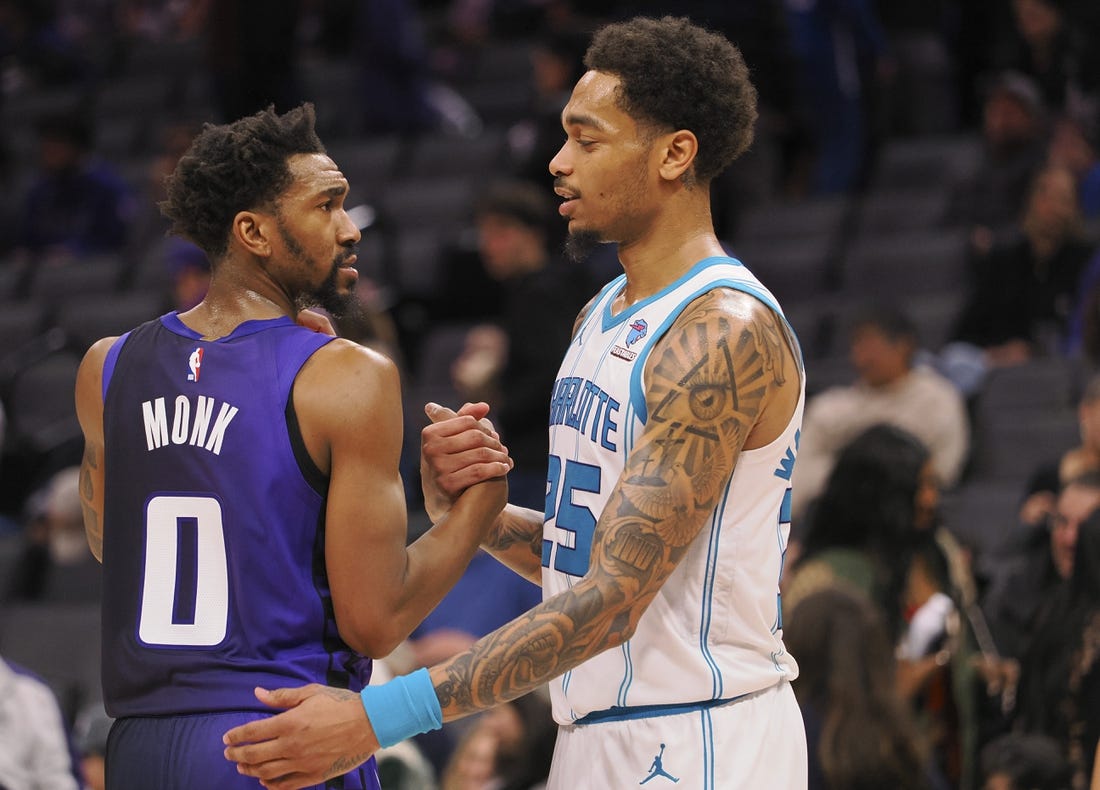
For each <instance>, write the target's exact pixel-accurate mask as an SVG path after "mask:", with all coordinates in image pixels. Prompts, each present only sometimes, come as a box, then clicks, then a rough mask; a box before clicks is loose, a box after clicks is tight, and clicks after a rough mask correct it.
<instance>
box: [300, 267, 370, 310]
mask: <svg viewBox="0 0 1100 790" xmlns="http://www.w3.org/2000/svg"><path fill="white" fill-rule="evenodd" d="M349 255H350V253H348V254H344V255H338V256H337V257H336V258H335V259H334V260H333V262H332V270H331V271H330V272H329V273H328V277H326V278H325V280H324V282H322V283H321V284H320V285H319V286H317V288H315V289H314V290H313V291H312V292H308V293H300V294H298V297H297V298H296V299H295V300H294V304H295V307H297V308H298V309H299V310H305V309H307V308H310V307H320V308H321V309H322V310H324V311H325V312H326V313H328V314H329V315H331V316H333V317H334V318H342V317H344V316H345V315H349V314H352V313H354V312H355V311H356V310H361V309H362V308H361V306H360V305H359V302H358V300H357V299H356V298H355V294H354V293H353V292H350V291H348V292H344V293H341V292H340V287H339V286H338V285H337V278H338V276H339V273H340V267H341V266H342V265H343V263H344V261H345V260H347V258H348V256H349Z"/></svg>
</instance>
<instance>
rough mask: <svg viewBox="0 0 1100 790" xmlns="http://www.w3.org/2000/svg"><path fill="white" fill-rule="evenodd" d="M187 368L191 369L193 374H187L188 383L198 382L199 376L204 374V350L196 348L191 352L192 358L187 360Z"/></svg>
mask: <svg viewBox="0 0 1100 790" xmlns="http://www.w3.org/2000/svg"><path fill="white" fill-rule="evenodd" d="M187 367H189V368H190V369H191V372H190V373H188V374H187V380H188V381H198V380H199V374H200V373H201V372H202V348H201V347H200V348H196V349H195V350H194V351H192V352H191V356H189V357H188V358H187Z"/></svg>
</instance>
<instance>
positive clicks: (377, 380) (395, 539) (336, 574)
mask: <svg viewBox="0 0 1100 790" xmlns="http://www.w3.org/2000/svg"><path fill="white" fill-rule="evenodd" d="M364 356H366V360H364ZM317 362H318V363H319V364H314V362H313V361H311V363H310V366H309V367H307V368H304V369H303V371H302V373H300V374H299V378H298V381H297V382H296V383H295V390H294V398H295V408H296V410H297V412H298V417H299V421H300V424H301V426H302V433H303V438H304V439H305V440H306V442H307V445H308V446H310V447H311V448H313V451H314V452H316V451H317V450H318V449H320V450H324V451H327V452H325V453H324V455H325V456H326V460H327V466H328V471H329V485H328V498H327V502H326V506H325V565H326V570H327V574H328V580H329V586H330V589H331V592H332V599H333V605H334V607H335V610H336V616H337V622H338V623H339V624H340V627H341V631H342V632H343V629H344V627H350V628H353V629H355V630H358V629H360V628H362V627H363V626H362V624H363V623H364V622H375V621H376V618H374V617H373V616H371V612H372V607H375V606H378V607H379V609H380V610H381V607H382V606H383V605H384V598H385V595H386V594H387V592H388V591H392V590H394V589H399V588H400V585H399V584H397V583H396V582H394V579H398V578H399V577H400V575H401V574H402V573H403V572H404V561H405V551H404V549H405V539H406V534H405V533H406V512H405V495H404V488H403V486H402V483H401V476H400V472H399V458H400V453H401V436H402V427H401V426H402V422H401V403H400V383H399V380H398V376H397V371H396V368H395V367H394V366H393V365H392V363H390V362H388V361H383V360H381V359H380V358H379V357H378V356H377V355H370V354H365V352H364V350H363V349H359V348H355V349H347V348H344V349H333V353H332V354H328V355H326V357H325V358H322V359H320V360H317ZM367 584H369V585H370V589H371V593H370V594H369V595H365V594H363V589H364V586H365V585H367Z"/></svg>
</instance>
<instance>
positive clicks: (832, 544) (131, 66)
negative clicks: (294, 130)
mask: <svg viewBox="0 0 1100 790" xmlns="http://www.w3.org/2000/svg"><path fill="white" fill-rule="evenodd" d="M665 13H674V14H679V15H687V16H691V17H692V18H693V19H695V20H696V21H698V22H702V23H705V24H707V25H708V26H710V27H711V28H713V29H716V30H719V31H721V32H723V33H724V34H726V35H727V36H728V37H729V38H730V39H731V40H732V41H733V42H734V43H736V44H738V45H739V46H740V47H741V48H742V50H743V52H744V55H745V58H746V60H747V62H748V64H749V66H750V68H751V69H752V72H753V76H754V81H755V84H756V86H757V89H758V91H759V100H760V110H761V112H760V119H759V123H758V128H757V131H756V141H755V143H754V145H753V147H752V149H751V150H750V152H749V153H748V154H747V155H746V156H745V157H743V158H742V159H741V160H739V161H738V162H737V163H735V165H734V166H733V167H732V168H730V170H729V171H727V172H726V173H725V174H723V175H722V176H721V177H720V178H718V179H716V181H715V184H714V185H713V190H714V195H713V200H714V206H715V223H716V230H717V231H718V234H719V236H720V238H722V239H723V241H724V243H725V244H726V246H727V248H728V250H729V251H730V253H731V254H733V255H735V256H737V257H739V258H741V259H742V260H743V261H744V263H745V264H746V265H747V266H749V267H750V268H751V269H752V270H753V271H754V273H755V274H756V275H757V276H758V277H759V278H760V279H761V280H762V281H763V282H764V284H765V285H767V286H768V287H769V288H771V289H772V290H773V291H774V292H775V294H776V295H777V296H778V297H779V300H780V302H781V304H783V306H784V309H785V311H786V313H787V316H788V318H789V320H790V322H791V324H792V325H793V326H794V328H795V329H796V331H797V332H798V335H799V340H800V343H801V346H802V352H803V356H804V358H805V363H806V375H807V391H808V394H809V396H810V397H809V400H808V402H807V409H806V415H805V421H804V426H803V432H802V435H801V444H800V448H799V458H798V460H797V462H796V467H795V475H794V493H795V499H794V502H793V526H792V541H791V546H790V549H789V551H788V556H787V562H786V572H785V576H784V580H783V584H782V587H783V596H784V598H783V600H784V606H783V609H784V631H785V638H786V640H787V644H788V647H789V649H790V652H791V653H792V654H793V655H794V656H795V658H796V659H797V660H798V662H799V664H800V666H801V670H802V674H801V677H800V678H799V680H798V681H796V683H795V691H796V693H797V695H798V698H799V702H800V705H801V706H802V710H803V716H804V719H805V721H806V725H807V735H808V738H809V742H810V759H811V772H810V774H811V787H812V788H832V789H833V790H840V789H841V788H869V789H870V788H882V787H899V788H909V787H912V788H962V790H967V789H969V788H981V787H985V788H989V789H990V790H992V789H993V788H1002V789H1003V788H1020V789H1021V790H1022V788H1051V789H1052V790H1053V789H1054V788H1080V787H1087V786H1089V781H1090V780H1091V777H1092V772H1093V767H1094V763H1095V762H1096V759H1095V756H1096V749H1097V741H1098V737H1100V671H1098V668H1097V658H1098V657H1100V586H1098V585H1100V581H1098V580H1100V379H1098V378H1097V377H1096V371H1097V370H1098V369H1100V246H1098V244H1100V5H1098V4H1097V3H1095V2H1093V1H1091V0H920V1H919V2H918V1H917V0H878V2H876V1H875V0H678V1H677V2H668V1H662V0H635V1H634V2H627V1H626V0H590V2H586V3H577V2H572V1H571V0H420V1H419V2H417V1H416V0H159V1H158V0H94V2H88V1H87V0H53V1H52V2H42V1H41V0H35V1H34V2H30V1H28V0H23V1H20V0H0V120H2V122H0V187H2V188H0V659H7V660H8V662H10V666H11V667H12V668H10V669H9V663H7V662H2V661H0V688H2V689H5V690H6V691H5V693H4V694H0V785H5V786H6V785H11V786H13V787H18V786H21V785H19V784H18V783H19V782H20V781H24V780H23V779H21V778H20V777H27V776H30V775H31V771H32V770H37V769H34V768H30V767H27V766H30V765H31V763H30V762H21V760H23V758H24V756H25V755H24V751H25V752H26V755H32V754H37V755H38V756H39V757H40V756H41V749H40V748H38V746H40V745H41V742H39V743H38V745H37V746H36V743H35V740H34V733H35V732H37V731H38V729H39V728H41V731H42V732H46V731H50V730H53V731H54V733H55V735H56V733H57V729H58V728H59V727H60V730H61V736H60V740H58V741H57V743H60V744H61V747H63V748H62V751H64V752H65V753H66V754H68V753H71V754H72V755H73V758H72V759H66V760H61V761H60V762H56V763H54V764H52V766H46V765H45V764H44V763H43V764H41V765H40V766H39V767H40V768H41V770H43V771H46V770H60V771H61V772H62V773H65V774H67V776H68V779H66V780H64V781H71V783H72V784H71V785H70V784H63V783H62V780H57V784H51V785H49V786H51V787H68V786H72V787H79V786H86V787H89V788H96V787H101V786H102V784H101V782H102V778H101V773H102V759H101V758H102V752H103V748H104V744H105V734H104V733H105V728H106V725H107V723H108V722H107V721H106V720H105V715H104V714H103V713H102V710H101V706H100V705H99V704H98V698H97V696H96V693H97V692H96V689H95V687H94V682H91V683H89V682H87V681H86V678H87V676H88V674H89V672H88V670H87V668H86V667H84V666H83V665H87V666H88V667H96V666H98V660H99V659H98V654H97V653H96V650H97V647H96V643H95V642H94V639H92V640H90V641H87V642H85V643H80V644H73V645H72V649H71V650H70V651H68V652H67V653H66V655H65V656H64V662H60V661H57V660H56V656H55V657H54V660H53V661H52V662H51V661H48V660H42V659H43V653H44V652H45V651H46V648H44V647H42V645H44V644H46V643H47V642H48V639H49V638H56V634H47V635H46V637H43V636H42V634H41V633H40V632H41V631H51V629H52V631H56V630H58V629H60V628H61V626H60V625H57V624H58V623H60V622H61V620H60V619H57V618H51V615H52V614H57V613H58V612H59V611H61V610H65V612H67V613H68V614H67V615H65V616H70V615H72V612H73V611H74V609H75V610H76V611H77V612H78V615H77V617H78V618H83V619H74V620H71V621H70V620H66V621H65V622H75V623H83V622H84V621H87V620H97V618H98V614H96V613H95V606H96V604H95V601H96V599H97V597H98V592H99V586H98V585H99V583H100V580H99V575H98V565H97V563H96V562H95V560H94V558H92V557H91V554H90V552H89V551H88V549H87V546H86V544H85V542H84V539H83V529H82V523H81V514H80V509H79V496H78V492H77V486H78V481H77V479H76V475H75V474H74V471H73V467H74V466H75V465H77V464H79V461H80V457H81V446H80V442H79V438H78V437H79V432H78V429H77V426H76V421H75V414H74V413H73V405H72V381H73V377H74V376H75V368H76V364H77V362H78V361H79V358H80V355H81V354H82V353H83V352H84V351H85V350H86V349H87V347H88V346H89V345H90V344H91V342H93V341H94V340H95V339H97V338H98V337H100V336H104V335H110V334H118V333H119V332H121V331H125V330H126V329H128V328H130V327H131V326H133V325H135V324H137V323H140V322H141V321H144V320H148V319H150V318H153V317H155V316H157V315H159V314H161V313H163V312H165V311H168V310H171V309H187V308H189V307H191V306H193V305H194V304H196V303H197V302H198V300H199V299H201V297H202V294H203V293H204V291H205V287H206V283H207V282H208V281H209V277H210V271H209V264H208V263H207V261H206V260H205V258H204V256H203V254H202V253H201V252H200V251H199V250H198V249H197V248H196V247H194V245H191V244H190V243H189V242H186V241H183V240H180V239H170V238H166V237H165V235H164V231H165V228H166V223H165V222H164V220H163V219H162V218H161V217H160V215H159V212H158V210H157V205H156V204H157V202H158V201H159V200H160V199H161V197H162V179H163V178H164V176H165V175H166V174H167V173H168V172H170V171H171V169H172V168H173V167H174V164H175V162H176V161H177V159H178V158H179V156H181V154H182V153H183V151H184V150H185V149H186V147H187V145H188V144H189V142H190V140H191V138H192V136H193V135H194V133H195V131H196V130H197V129H199V128H201V125H202V124H203V123H207V122H213V123H217V122H224V121H229V120H233V119H235V118H238V117H240V116H242V115H245V114H248V113H251V112H254V111H256V110H259V109H261V108H263V107H266V106H267V105H269V104H274V105H275V106H276V107H277V108H278V109H280V110H286V109H289V108H290V107H293V106H295V105H296V104H298V103H299V102H301V101H311V102H313V103H314V104H315V105H316V107H317V113H318V131H319V133H320V135H321V137H322V139H323V140H324V142H325V144H326V146H327V147H328V149H329V152H330V154H331V155H332V157H333V158H334V160H335V161H336V162H337V164H338V165H339V166H340V167H341V168H342V170H343V171H344V172H345V174H346V175H347V176H348V179H349V182H350V185H351V194H350V197H349V200H348V202H347V205H348V206H350V207H352V208H351V213H352V215H353V217H354V218H355V221H356V222H357V223H358V224H359V226H360V227H361V229H362V231H363V241H362V244H361V247H362V249H361V252H360V255H359V261H360V263H359V267H360V269H361V274H362V277H361V279H360V283H359V286H358V287H359V292H360V302H361V309H359V310H358V311H356V312H355V314H353V315H348V316H342V317H337V318H336V321H335V323H336V325H337V327H338V329H339V331H340V333H341V334H342V335H344V336H347V337H351V338H354V339H355V340H357V341H359V342H362V343H365V344H370V345H372V346H375V347H377V348H380V349H382V350H383V351H385V352H386V353H388V354H390V355H391V356H392V357H393V358H394V359H395V360H396V361H397V363H398V365H399V367H400V369H401V371H402V375H403V378H404V381H403V385H404V390H405V397H406V444H407V451H406V453H405V456H406V457H405V462H404V473H405V474H404V477H405V483H406V492H407V497H408V501H409V506H410V511H411V512H412V514H414V530H415V529H416V528H417V527H416V526H415V525H416V524H419V525H420V526H421V527H422V526H423V523H424V522H423V518H424V517H423V516H422V510H421V509H420V508H421V504H422V503H421V502H420V500H419V493H418V489H419V481H418V479H417V474H418V466H417V458H416V453H417V451H418V445H417V443H418V433H419V428H420V427H421V425H422V422H421V420H422V416H421V415H422V411H421V408H422V404H423V403H424V402H425V401H427V400H437V401H439V402H441V403H447V404H449V405H454V404H458V403H461V402H462V401H465V400H474V399H485V400H487V401H488V402H490V403H491V404H492V407H493V412H492V413H491V417H492V418H493V419H494V420H495V422H496V424H497V426H498V428H499V429H500V431H501V434H502V437H503V440H504V441H505V443H506V444H507V445H508V446H509V448H511V449H512V451H513V456H514V459H515V461H516V469H515V472H514V473H513V474H512V476H511V480H510V487H511V492H512V499H513V501H514V502H517V503H519V504H525V505H527V506H533V507H536V508H537V507H541V502H542V500H543V497H544V488H545V482H544V479H545V478H544V471H545V470H544V469H543V468H542V464H543V463H544V462H545V455H546V449H545V446H544V443H545V441H546V425H545V408H546V403H547V402H548V398H549V393H550V387H551V384H552V382H553V379H554V376H555V373H556V369H555V366H556V364H557V360H558V359H559V358H560V352H561V351H562V350H563V349H564V347H565V346H566V345H567V343H568V339H569V332H570V329H571V327H572V325H573V319H574V317H575V315H576V313H577V311H578V310H579V309H580V308H581V307H582V306H583V305H584V304H585V302H586V301H587V300H588V298H589V297H590V296H591V295H592V294H594V293H595V291H596V290H597V289H598V288H599V287H600V285H602V284H603V283H604V282H606V281H607V280H608V279H610V277H611V276H613V275H614V274H616V273H617V271H618V264H617V260H616V258H615V250H614V247H613V246H605V247H604V248H602V249H600V250H598V251H597V252H596V253H594V254H592V255H591V256H590V257H589V258H588V259H587V260H585V261H583V262H581V263H569V262H566V261H565V259H564V258H563V256H562V253H561V247H562V238H563V234H564V226H563V225H562V223H561V221H560V219H559V218H558V216H557V212H556V210H555V204H554V197H553V193H552V177H551V175H550V173H549V172H548V170H547V163H548V162H549V160H550V158H551V157H552V156H553V154H554V153H555V152H556V150H557V148H558V147H559V146H560V144H561V142H562V141H563V139H564V134H563V132H562V129H561V121H560V112H561V108H562V107H563V106H564V103H565V101H566V99H567V97H568V95H569V91H570V89H571V87H572V85H573V83H574V82H575V80H576V79H577V78H578V76H579V75H580V74H581V73H583V64H582V63H581V56H582V54H583V52H584V49H585V47H586V45H587V41H588V37H589V34H590V33H591V31H592V30H593V29H594V28H595V27H596V26H598V25H599V24H600V23H601V22H603V21H607V20H612V19H617V18H620V17H623V16H632V15H636V14H646V15H661V14H665ZM365 506H366V505H365ZM418 514H419V520H417V516H418ZM410 537H412V536H410ZM481 559H484V560H485V562H481V561H480V560H481ZM538 595H539V593H538V590H537V589H536V588H535V587H533V586H532V585H530V584H529V583H527V582H526V581H523V580H520V579H517V578H512V576H511V574H509V573H508V572H507V571H504V570H502V569H501V568H499V567H498V566H496V564H495V562H494V561H492V560H490V559H488V558H487V557H484V558H480V559H479V560H476V561H475V562H474V564H473V565H471V570H470V571H469V572H468V574H467V576H466V577H464V578H463V580H462V581H461V582H460V583H459V586H458V587H456V589H455V591H454V592H453V593H452V595H451V596H449V597H448V598H447V599H446V600H445V601H444V603H443V604H442V605H441V606H440V607H439V609H438V610H437V611H436V612H434V613H433V615H432V617H431V618H430V619H429V621H427V622H426V623H425V624H424V625H423V626H422V627H421V628H420V629H419V630H418V631H417V632H416V633H415V634H414V636H413V638H412V639H410V640H409V643H408V644H407V645H405V646H403V647H402V648H401V649H400V650H399V651H398V652H397V653H396V654H395V655H393V656H391V657H389V658H388V659H387V660H386V661H385V662H383V663H384V665H385V666H384V671H389V672H398V673H400V672H405V671H408V670H410V669H412V668H415V667H417V666H425V665H430V664H431V663H433V662H435V661H437V660H439V659H441V658H443V657H445V656H446V655H447V654H448V653H453V652H457V651H458V650H460V649H462V648H464V647H466V646H468V645H469V644H470V643H471V642H472V641H474V640H475V639H476V638H477V637H479V636H481V635H483V634H485V633H488V632H489V631H491V630H492V629H493V628H495V627H496V626H497V625H499V624H501V623H503V622H506V621H508V620H510V619H511V618H512V617H513V616H515V615H516V614H518V613H519V612H522V611H525V610H526V609H527V608H529V606H530V605H531V604H532V602H534V601H536V600H537V599H538ZM43 613H50V614H43ZM58 617H59V618H60V617H61V615H58ZM93 625H94V623H93ZM43 640H46V641H43ZM54 652H56V651H54ZM40 661H41V663H39V662H40ZM19 664H25V665H27V668H30V669H32V670H34V671H36V672H37V673H38V674H39V675H41V676H43V677H44V678H45V682H46V684H47V685H46V686H41V685H35V684H36V683H38V681H35V680H34V679H27V677H28V676H27V675H26V674H25V673H24V672H23V669H22V668H20V667H19ZM72 664H81V665H82V666H81V668H80V669H79V670H74V669H73V667H72V666H71V665H72ZM91 674H93V675H94V671H93V672H92V673H91ZM46 692H48V693H46ZM44 694H45V696H43V695H44ZM51 698H52V699H54V700H56V705H57V715H55V716H54V715H47V714H46V713H44V714H43V715H42V716H40V717H38V718H36V719H35V722H34V727H32V728H30V730H25V731H23V732H21V733H20V736H21V737H20V738H19V739H15V738H14V737H12V738H9V737H8V736H9V732H10V731H11V730H10V728H11V727H13V726H16V727H18V726H21V725H18V724H15V725H13V722H21V721H22V719H21V718H19V715H18V714H19V713H20V711H21V710H23V709H25V708H26V709H29V708H30V707H32V706H33V707H34V708H35V709H36V710H37V711H38V712H40V713H41V712H43V711H47V712H48V710H49V708H50V705H51V704H52V703H50V702H47V703H46V704H45V707H44V706H43V702H42V700H43V699H47V700H49V699H51ZM12 711H14V713H12ZM13 716H15V718H13ZM553 734H554V730H553V727H552V726H551V725H550V719H549V713H548V707H547V703H546V701H545V700H544V699H542V698H541V697H540V696H539V695H537V694H536V695H532V696H531V698H530V699H527V700H519V701H517V702H516V703H513V704H511V705H509V706H506V707H504V708H502V709H501V710H499V711H496V712H494V713H492V714H486V715H483V716H480V717H474V718H472V719H470V720H465V721H462V722H456V723H455V724H453V725H448V726H447V727H445V728H444V729H443V730H442V731H440V732H437V733H432V734H430V735H426V736H420V737H418V738H417V739H415V741H414V742H409V743H408V744H402V745H399V746H398V747H393V748H392V749H391V750H388V752H387V753H384V754H383V755H382V756H381V759H380V773H381V775H382V777H383V784H384V787H388V788H431V787H437V786H438V787H441V788H444V789H445V790H451V789H452V788H453V789H454V790H460V789H461V790H473V789H474V788H490V787H492V788H509V789H512V788H514V789H515V790H531V788H535V787H538V786H539V782H540V781H541V780H542V779H544V778H545V772H546V768H547V766H548V763H549V749H550V748H552V743H553ZM43 737H45V736H43ZM55 745H56V744H55ZM59 748H60V747H59ZM20 750H24V751H20ZM55 752H56V749H55ZM36 759H37V758H36ZM97 760H98V762H97ZM58 765H60V766H61V767H60V769H59V768H58ZM20 772H22V773H20ZM97 772H98V774H99V776H100V778H99V780H98V781H97V779H96V775H97ZM78 783H81V784H78ZM26 786H33V785H31V784H27V785H26ZM1093 786H1097V785H1093Z"/></svg>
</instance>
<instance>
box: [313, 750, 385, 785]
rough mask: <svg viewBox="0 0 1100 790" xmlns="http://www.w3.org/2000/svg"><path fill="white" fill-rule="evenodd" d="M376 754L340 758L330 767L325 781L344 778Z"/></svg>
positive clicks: (364, 753)
mask: <svg viewBox="0 0 1100 790" xmlns="http://www.w3.org/2000/svg"><path fill="white" fill-rule="evenodd" d="M372 754H374V752H363V753H362V754H352V755H348V756H347V757H339V758H337V759H336V761H335V762H334V763H333V764H332V765H330V766H329V769H328V770H327V771H325V779H332V778H333V777H336V776H342V775H343V774H346V773H347V772H348V771H350V770H352V769H353V768H355V767H357V766H359V765H362V764H363V763H365V762H366V761H367V760H368V759H370V756H371V755H372Z"/></svg>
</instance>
